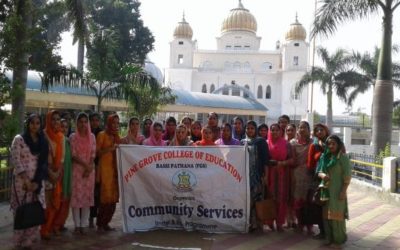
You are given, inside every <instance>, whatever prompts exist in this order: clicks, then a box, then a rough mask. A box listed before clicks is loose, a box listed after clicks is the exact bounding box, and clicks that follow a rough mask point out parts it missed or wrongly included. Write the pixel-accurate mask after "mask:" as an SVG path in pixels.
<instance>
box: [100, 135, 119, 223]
mask: <svg viewBox="0 0 400 250" xmlns="http://www.w3.org/2000/svg"><path fill="white" fill-rule="evenodd" d="M96 144H97V150H98V151H99V150H101V149H104V148H109V147H112V146H113V145H114V141H113V140H111V139H110V136H109V135H108V134H107V132H105V131H102V132H100V133H99V134H98V135H97V142H96ZM98 178H99V183H100V205H99V210H98V215H97V221H96V223H97V226H98V227H99V228H104V227H107V226H108V224H109V223H110V221H111V219H112V217H113V215H114V212H115V207H116V204H117V202H118V200H119V191H118V173H117V166H116V155H115V151H113V152H108V153H105V154H103V155H102V156H100V157H99V175H98Z"/></svg>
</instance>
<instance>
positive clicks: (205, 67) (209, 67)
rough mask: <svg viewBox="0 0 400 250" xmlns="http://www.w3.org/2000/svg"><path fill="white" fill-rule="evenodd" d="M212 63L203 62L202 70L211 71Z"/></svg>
mask: <svg viewBox="0 0 400 250" xmlns="http://www.w3.org/2000/svg"><path fill="white" fill-rule="evenodd" d="M212 66H213V65H212V63H211V62H210V61H205V62H203V69H204V70H210V69H212Z"/></svg>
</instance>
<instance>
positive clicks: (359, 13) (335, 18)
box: [311, 0, 400, 154]
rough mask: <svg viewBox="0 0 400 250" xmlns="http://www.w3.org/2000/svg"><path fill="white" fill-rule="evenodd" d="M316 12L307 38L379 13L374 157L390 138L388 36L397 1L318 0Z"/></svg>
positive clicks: (373, 137) (390, 83) (399, 2)
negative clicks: (379, 44)
mask: <svg viewBox="0 0 400 250" xmlns="http://www.w3.org/2000/svg"><path fill="white" fill-rule="evenodd" d="M321 2H322V5H321V6H320V7H319V8H318V10H317V15H316V18H315V21H314V25H313V30H312V31H311V36H315V35H317V34H322V35H325V36H328V35H330V34H332V33H334V32H335V31H336V30H337V26H338V25H339V24H342V23H344V22H346V21H348V20H355V19H362V18H366V17H369V16H370V15H371V14H377V13H378V12H379V11H381V13H382V20H383V23H382V43H381V46H380V48H381V51H380V54H379V62H378V69H377V78H376V83H375V89H374V97H373V111H372V114H373V117H372V143H373V145H374V152H375V154H378V153H379V152H380V151H381V150H384V148H385V146H386V144H388V143H389V144H390V142H391V136H392V112H393V110H392V103H393V82H392V34H393V14H394V12H395V11H396V9H397V8H398V7H399V5H400V0H368V1H366V0H362V1H361V0H358V1H348V0H321Z"/></svg>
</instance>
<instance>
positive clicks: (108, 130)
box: [106, 114, 121, 144]
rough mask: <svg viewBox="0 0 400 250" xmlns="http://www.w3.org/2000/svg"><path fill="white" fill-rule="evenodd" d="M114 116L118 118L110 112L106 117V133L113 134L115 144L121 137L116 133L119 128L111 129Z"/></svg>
mask: <svg viewBox="0 0 400 250" xmlns="http://www.w3.org/2000/svg"><path fill="white" fill-rule="evenodd" d="M115 118H118V119H119V117H118V115H117V114H111V115H109V116H108V117H107V123H106V133H107V134H109V135H113V136H114V143H115V144H119V143H120V140H121V138H120V137H119V134H118V132H119V130H118V129H113V126H112V124H113V122H114V119H115Z"/></svg>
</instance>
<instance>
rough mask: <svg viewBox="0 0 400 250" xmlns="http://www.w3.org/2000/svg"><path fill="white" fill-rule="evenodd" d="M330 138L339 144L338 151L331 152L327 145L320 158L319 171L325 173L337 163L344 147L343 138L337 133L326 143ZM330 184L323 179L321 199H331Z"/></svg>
mask: <svg viewBox="0 0 400 250" xmlns="http://www.w3.org/2000/svg"><path fill="white" fill-rule="evenodd" d="M329 140H334V141H335V142H336V144H337V145H338V148H337V152H335V153H332V152H330V150H329V148H328V147H327V148H326V149H325V151H324V153H323V154H322V156H321V158H320V159H319V162H318V169H317V172H322V173H324V174H327V173H328V172H329V169H330V168H331V167H333V166H335V165H336V163H337V161H338V159H339V158H340V156H341V153H342V150H343V148H344V146H343V142H342V140H340V138H339V137H338V136H337V135H331V136H329V137H328V138H327V139H326V143H328V142H329ZM328 185H329V181H325V180H321V183H320V187H321V188H322V189H321V200H323V201H326V200H329V191H328V189H327V187H328Z"/></svg>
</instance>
